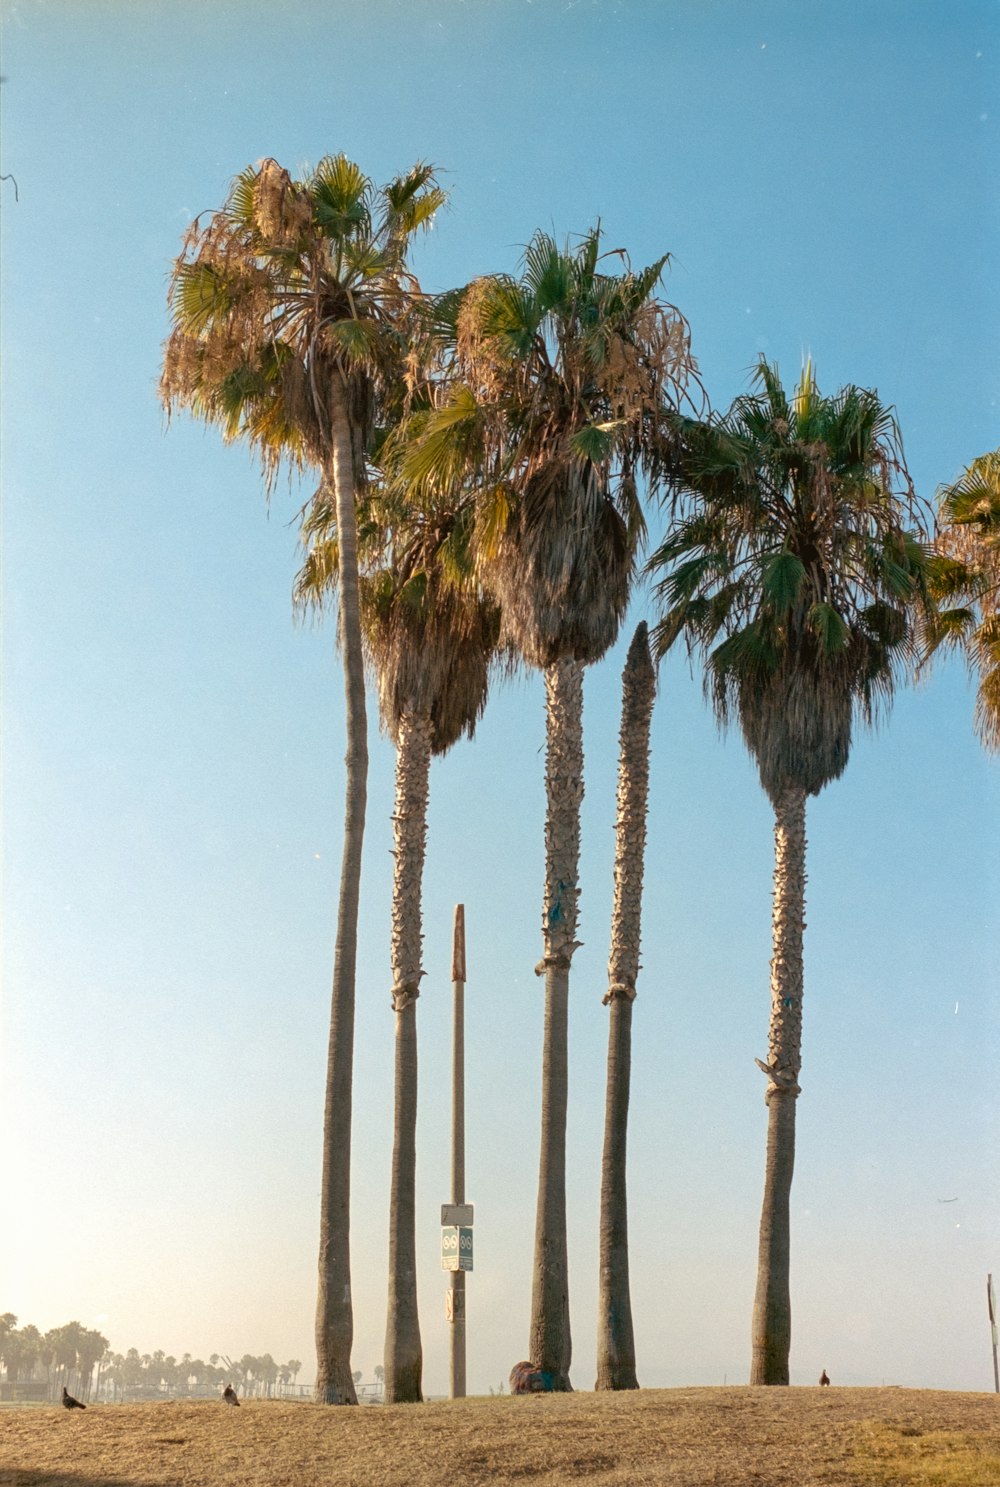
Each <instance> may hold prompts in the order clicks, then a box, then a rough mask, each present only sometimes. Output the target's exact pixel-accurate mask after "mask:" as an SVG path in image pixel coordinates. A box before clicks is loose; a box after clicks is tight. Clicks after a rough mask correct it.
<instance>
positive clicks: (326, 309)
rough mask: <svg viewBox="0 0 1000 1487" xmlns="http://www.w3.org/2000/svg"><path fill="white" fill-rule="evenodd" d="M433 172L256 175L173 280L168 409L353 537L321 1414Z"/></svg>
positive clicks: (342, 1212)
mask: <svg viewBox="0 0 1000 1487" xmlns="http://www.w3.org/2000/svg"><path fill="white" fill-rule="evenodd" d="M443 199H444V197H443V193H442V192H441V191H440V190H439V189H438V188H437V187H436V186H435V185H434V180H433V173H432V171H431V169H430V167H428V166H426V165H418V166H416V167H414V169H413V170H411V171H410V172H409V173H408V174H407V175H404V176H401V177H399V178H398V179H397V180H395V181H393V182H391V183H390V184H389V185H388V186H386V187H384V188H383V189H382V190H376V188H375V186H374V185H373V183H372V182H371V181H370V180H369V179H368V177H367V176H365V175H364V174H363V173H362V172H361V170H360V169H359V168H358V166H357V165H355V164H353V163H352V162H351V161H349V160H348V159H347V158H346V157H345V156H343V155H336V156H327V157H326V158H325V159H323V160H321V161H320V163H319V165H318V166H317V167H316V169H315V171H314V172H313V173H312V175H310V176H309V177H308V178H307V179H306V180H304V181H294V180H292V178H291V176H290V175H289V174H288V172H287V171H285V170H283V169H282V168H281V167H280V166H279V165H278V164H277V163H276V162H275V161H274V160H265V161H263V162H262V163H261V164H260V165H258V166H254V167H248V169H246V170H245V171H243V173H242V174H241V175H240V176H238V177H237V178H236V180H235V181H234V182H233V185H232V188H231V190H230V192H229V196H228V198H227V200H226V203H225V205H224V206H223V208H222V210H221V211H219V212H216V213H214V214H212V215H211V216H210V217H209V218H208V220H207V222H203V221H202V219H200V218H199V219H196V221H195V222H194V223H193V224H192V226H191V228H190V230H189V232H188V235H187V238H186V239H185V244H184V249H183V251H182V253H181V254H180V256H179V257H178V259H177V261H176V264H175V266H174V271H173V276H172V278H171V283H170V296H169V302H170V308H171V312H172V316H173V322H174V330H173V334H172V335H171V336H170V339H169V340H168V342H167V345H166V352H165V356H164V365H163V376H162V381H161V392H162V396H163V399H164V402H165V404H166V406H167V408H168V410H169V409H173V408H176V407H184V408H188V409H190V410H191V411H192V412H193V413H195V414H196V415H198V416H199V417H201V418H204V419H206V420H207V421H209V422H212V423H217V424H219V425H220V427H221V428H222V431H223V433H224V435H225V436H226V438H228V439H237V438H243V439H246V440H247V441H248V442H249V444H250V445H251V447H252V448H253V449H254V450H255V451H256V452H257V454H258V455H259V456H260V458H261V460H262V463H263V467H264V471H265V474H266V476H267V479H268V483H269V484H270V483H271V482H273V479H274V477H275V475H276V473H277V470H278V468H279V466H280V465H281V463H282V462H283V461H287V462H291V464H292V465H293V466H304V465H308V466H310V467H312V468H314V469H316V470H318V471H319V473H320V480H321V486H320V491H321V494H322V496H323V499H329V500H331V501H332V503H333V505H334V507H335V509H336V513H337V526H338V532H339V534H340V543H339V555H340V557H339V561H340V580H339V597H340V603H339V628H340V638H341V650H342V653H343V658H344V683H345V691H346V700H347V707H346V714H347V761H346V762H347V771H346V807H345V826H344V855H343V865H342V871H341V884H340V899H339V905H338V913H337V938H336V950H335V956H334V971H333V988H332V996H331V1017H330V1042H329V1052H328V1066H327V1083H326V1102H325V1108H324V1118H323V1178H322V1196H321V1213H320V1247H319V1289H318V1300H317V1314H316V1348H317V1371H316V1398H317V1400H318V1401H319V1402H321V1403H327V1404H336V1403H349V1404H350V1403H356V1402H357V1396H356V1394H355V1391H354V1384H353V1382H352V1379H351V1365H350V1354H351V1343H352V1340H353V1332H354V1323H353V1310H352V1304H351V1267H350V1253H349V1240H350V1232H349V1231H350V1162H351V1084H352V1066H353V1048H354V985H355V964H356V953H357V917H358V895H359V888H360V874H361V847H362V837H363V833H364V821H365V803H366V792H367V772H368V743H367V719H366V711H365V692H364V663H363V658H362V651H361V631H360V622H359V618H358V577H357V553H356V539H355V520H354V509H355V502H356V500H357V496H358V493H359V491H360V490H362V489H363V487H364V484H365V473H366V472H365V456H366V453H367V450H368V447H369V445H370V442H371V438H372V434H373V431H374V427H375V424H376V422H378V421H380V420H384V419H385V417H386V416H387V410H388V409H391V408H394V407H395V405H396V404H398V403H399V402H400V401H401V399H402V396H403V387H404V376H405V371H406V364H407V357H408V356H409V354H410V345H409V340H408V333H409V317H410V315H411V310H412V304H413V300H414V296H415V295H416V292H417V286H416V283H415V280H414V279H413V278H412V276H411V275H410V274H409V272H408V271H407V268H406V252H407V248H408V245H409V242H410V239H411V238H412V236H413V235H414V233H415V232H416V231H417V230H418V228H420V227H422V226H425V225H426V224H427V223H428V222H429V221H430V219H431V218H432V217H433V215H434V213H435V212H436V210H437V208H438V207H439V206H440V205H441V202H442V201H443Z"/></svg>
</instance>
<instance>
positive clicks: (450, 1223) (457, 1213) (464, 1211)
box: [441, 1203, 472, 1229]
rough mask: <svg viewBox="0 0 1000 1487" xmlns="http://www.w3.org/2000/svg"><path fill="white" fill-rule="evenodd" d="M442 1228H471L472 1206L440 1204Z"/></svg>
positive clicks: (466, 1204) (467, 1204)
mask: <svg viewBox="0 0 1000 1487" xmlns="http://www.w3.org/2000/svg"><path fill="white" fill-rule="evenodd" d="M441 1224H442V1227H445V1228H452V1227H454V1226H456V1225H457V1226H459V1227H461V1228H463V1229H471V1228H472V1204H471V1203H442V1204H441Z"/></svg>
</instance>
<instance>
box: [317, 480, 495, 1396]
mask: <svg viewBox="0 0 1000 1487" xmlns="http://www.w3.org/2000/svg"><path fill="white" fill-rule="evenodd" d="M359 526H360V537H361V541H360V547H361V561H362V568H363V573H362V577H361V621H362V633H363V639H364V644H365V649H366V653H367V655H368V657H369V658H370V660H371V662H372V665H373V668H374V671H375V676H376V680H377V684H378V696H379V710H380V714H381V718H382V723H383V726H384V728H385V730H386V732H387V733H388V734H389V736H390V738H391V739H392V740H393V743H394V744H395V746H396V802H395V811H394V813H393V835H394V841H395V850H394V857H395V872H394V878H393V894H392V942H391V958H392V973H393V988H392V1006H393V1011H394V1013H395V1022H396V1029H395V1032H396V1037H395V1080H394V1096H395V1097H394V1131H393V1153H392V1183H391V1193H390V1208H389V1298H388V1308H387V1319H386V1337H385V1397H386V1401H387V1403H389V1404H408V1403H417V1402H419V1401H420V1399H421V1398H422V1394H421V1372H422V1366H423V1354H422V1348H421V1341H420V1321H419V1315H418V1309H417V1276H416V1194H415V1183H416V1118H417V1024H416V1001H417V997H418V996H419V994H420V981H421V978H422V977H423V974H424V972H423V969H422V966H421V943H422V940H423V929H422V914H421V889H422V880H423V866H424V849H425V843H426V837H427V801H428V788H429V777H430V761H431V757H432V755H440V754H444V753H446V752H447V750H448V749H450V748H451V746H452V744H453V743H455V742H456V741H457V740H458V739H459V738H460V737H461V736H462V735H463V734H465V735H466V736H467V737H470V738H471V737H472V735H473V733H474V732H475V727H476V724H477V722H478V721H479V719H480V717H481V716H482V713H483V709H484V707H485V706H486V696H487V690H488V684H489V673H490V667H491V663H492V661H493V659H494V656H495V653H496V647H497V638H498V633H499V615H498V613H497V609H496V606H495V605H494V604H492V603H490V602H486V601H484V599H483V598H482V596H481V595H480V593H479V592H478V590H477V588H476V586H475V584H473V583H470V582H468V581H467V580H466V581H463V580H462V576H463V575H464V574H467V572H468V566H469V565H468V560H467V544H468V535H469V527H470V523H469V520H468V502H465V503H464V506H463V503H462V501H461V498H460V499H459V501H458V503H457V504H456V503H455V502H449V501H448V499H447V498H442V497H440V496H438V497H437V499H434V500H431V501H426V502H424V503H423V504H422V505H419V504H413V503H412V502H410V501H408V500H407V499H405V498H403V499H400V498H399V497H398V496H393V495H392V494H391V493H390V492H389V491H387V490H385V489H383V490H381V491H380V492H378V493H376V494H375V495H374V496H373V498H372V499H371V500H370V501H368V502H367V503H366V504H365V506H364V508H363V510H362V513H361V516H360V519H359ZM334 527H335V517H334V513H333V512H332V511H330V510H323V509H320V508H317V511H316V513H315V514H314V516H313V518H312V519H311V520H310V521H309V522H308V523H307V527H306V532H307V536H308V537H310V538H311V539H312V545H311V549H310V551H309V554H308V557H307V560H306V563H305V566H304V568H303V570H302V573H301V574H300V576H299V580H298V583H297V586H296V597H297V598H298V599H299V601H300V602H302V601H312V602H319V603H322V600H323V597H324V596H325V595H326V594H328V593H329V591H330V588H331V585H332V583H333V582H335V581H336V576H337V565H336V545H337V544H336V540H335V536H334V535H332V532H333V529H334Z"/></svg>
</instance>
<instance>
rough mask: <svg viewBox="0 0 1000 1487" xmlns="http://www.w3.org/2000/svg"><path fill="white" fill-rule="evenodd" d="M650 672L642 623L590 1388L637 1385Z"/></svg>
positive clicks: (622, 857)
mask: <svg viewBox="0 0 1000 1487" xmlns="http://www.w3.org/2000/svg"><path fill="white" fill-rule="evenodd" d="M655 695H656V673H655V671H654V670H653V663H652V661H651V659H650V655H649V641H648V639H647V632H646V626H645V624H641V625H639V627H638V629H637V630H636V632H635V638H634V639H633V641H632V644H631V645H630V646H629V652H628V657H627V658H626V661H625V670H624V672H623V674H622V723H621V737H620V748H621V753H620V758H619V765H618V819H617V822H616V824H615V844H616V845H615V894H614V906H613V909H612V914H611V955H610V957H609V960H608V994H607V996H606V997H605V998H604V1003H605V1006H608V1005H610V1014H609V1016H610V1023H609V1027H608V1084H607V1099H606V1102H605V1109H604V1154H603V1159H602V1162H601V1228H600V1272H599V1282H598V1303H597V1382H596V1384H595V1385H594V1387H595V1388H596V1389H638V1387H639V1381H638V1379H637V1378H636V1373H635V1336H634V1332H633V1328H632V1299H631V1293H630V1289H629V1273H628V1194H627V1186H626V1152H627V1141H628V1102H629V1083H630V1078H631V1070H632V1003H633V1001H634V999H635V983H636V979H637V977H638V975H639V936H640V930H641V924H642V878H643V866H644V857H645V847H646V802H647V799H648V796H649V729H650V722H651V720H652V716H653V699H654V697H655Z"/></svg>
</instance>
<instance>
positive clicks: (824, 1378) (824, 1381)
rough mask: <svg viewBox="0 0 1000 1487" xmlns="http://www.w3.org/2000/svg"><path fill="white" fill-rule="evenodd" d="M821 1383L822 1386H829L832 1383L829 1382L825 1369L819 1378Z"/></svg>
mask: <svg viewBox="0 0 1000 1487" xmlns="http://www.w3.org/2000/svg"><path fill="white" fill-rule="evenodd" d="M819 1381H820V1383H821V1384H828V1383H829V1382H830V1380H829V1378H828V1376H827V1372H826V1369H825V1368H824V1370H823V1372H822V1373H821V1374H820V1376H819Z"/></svg>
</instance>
